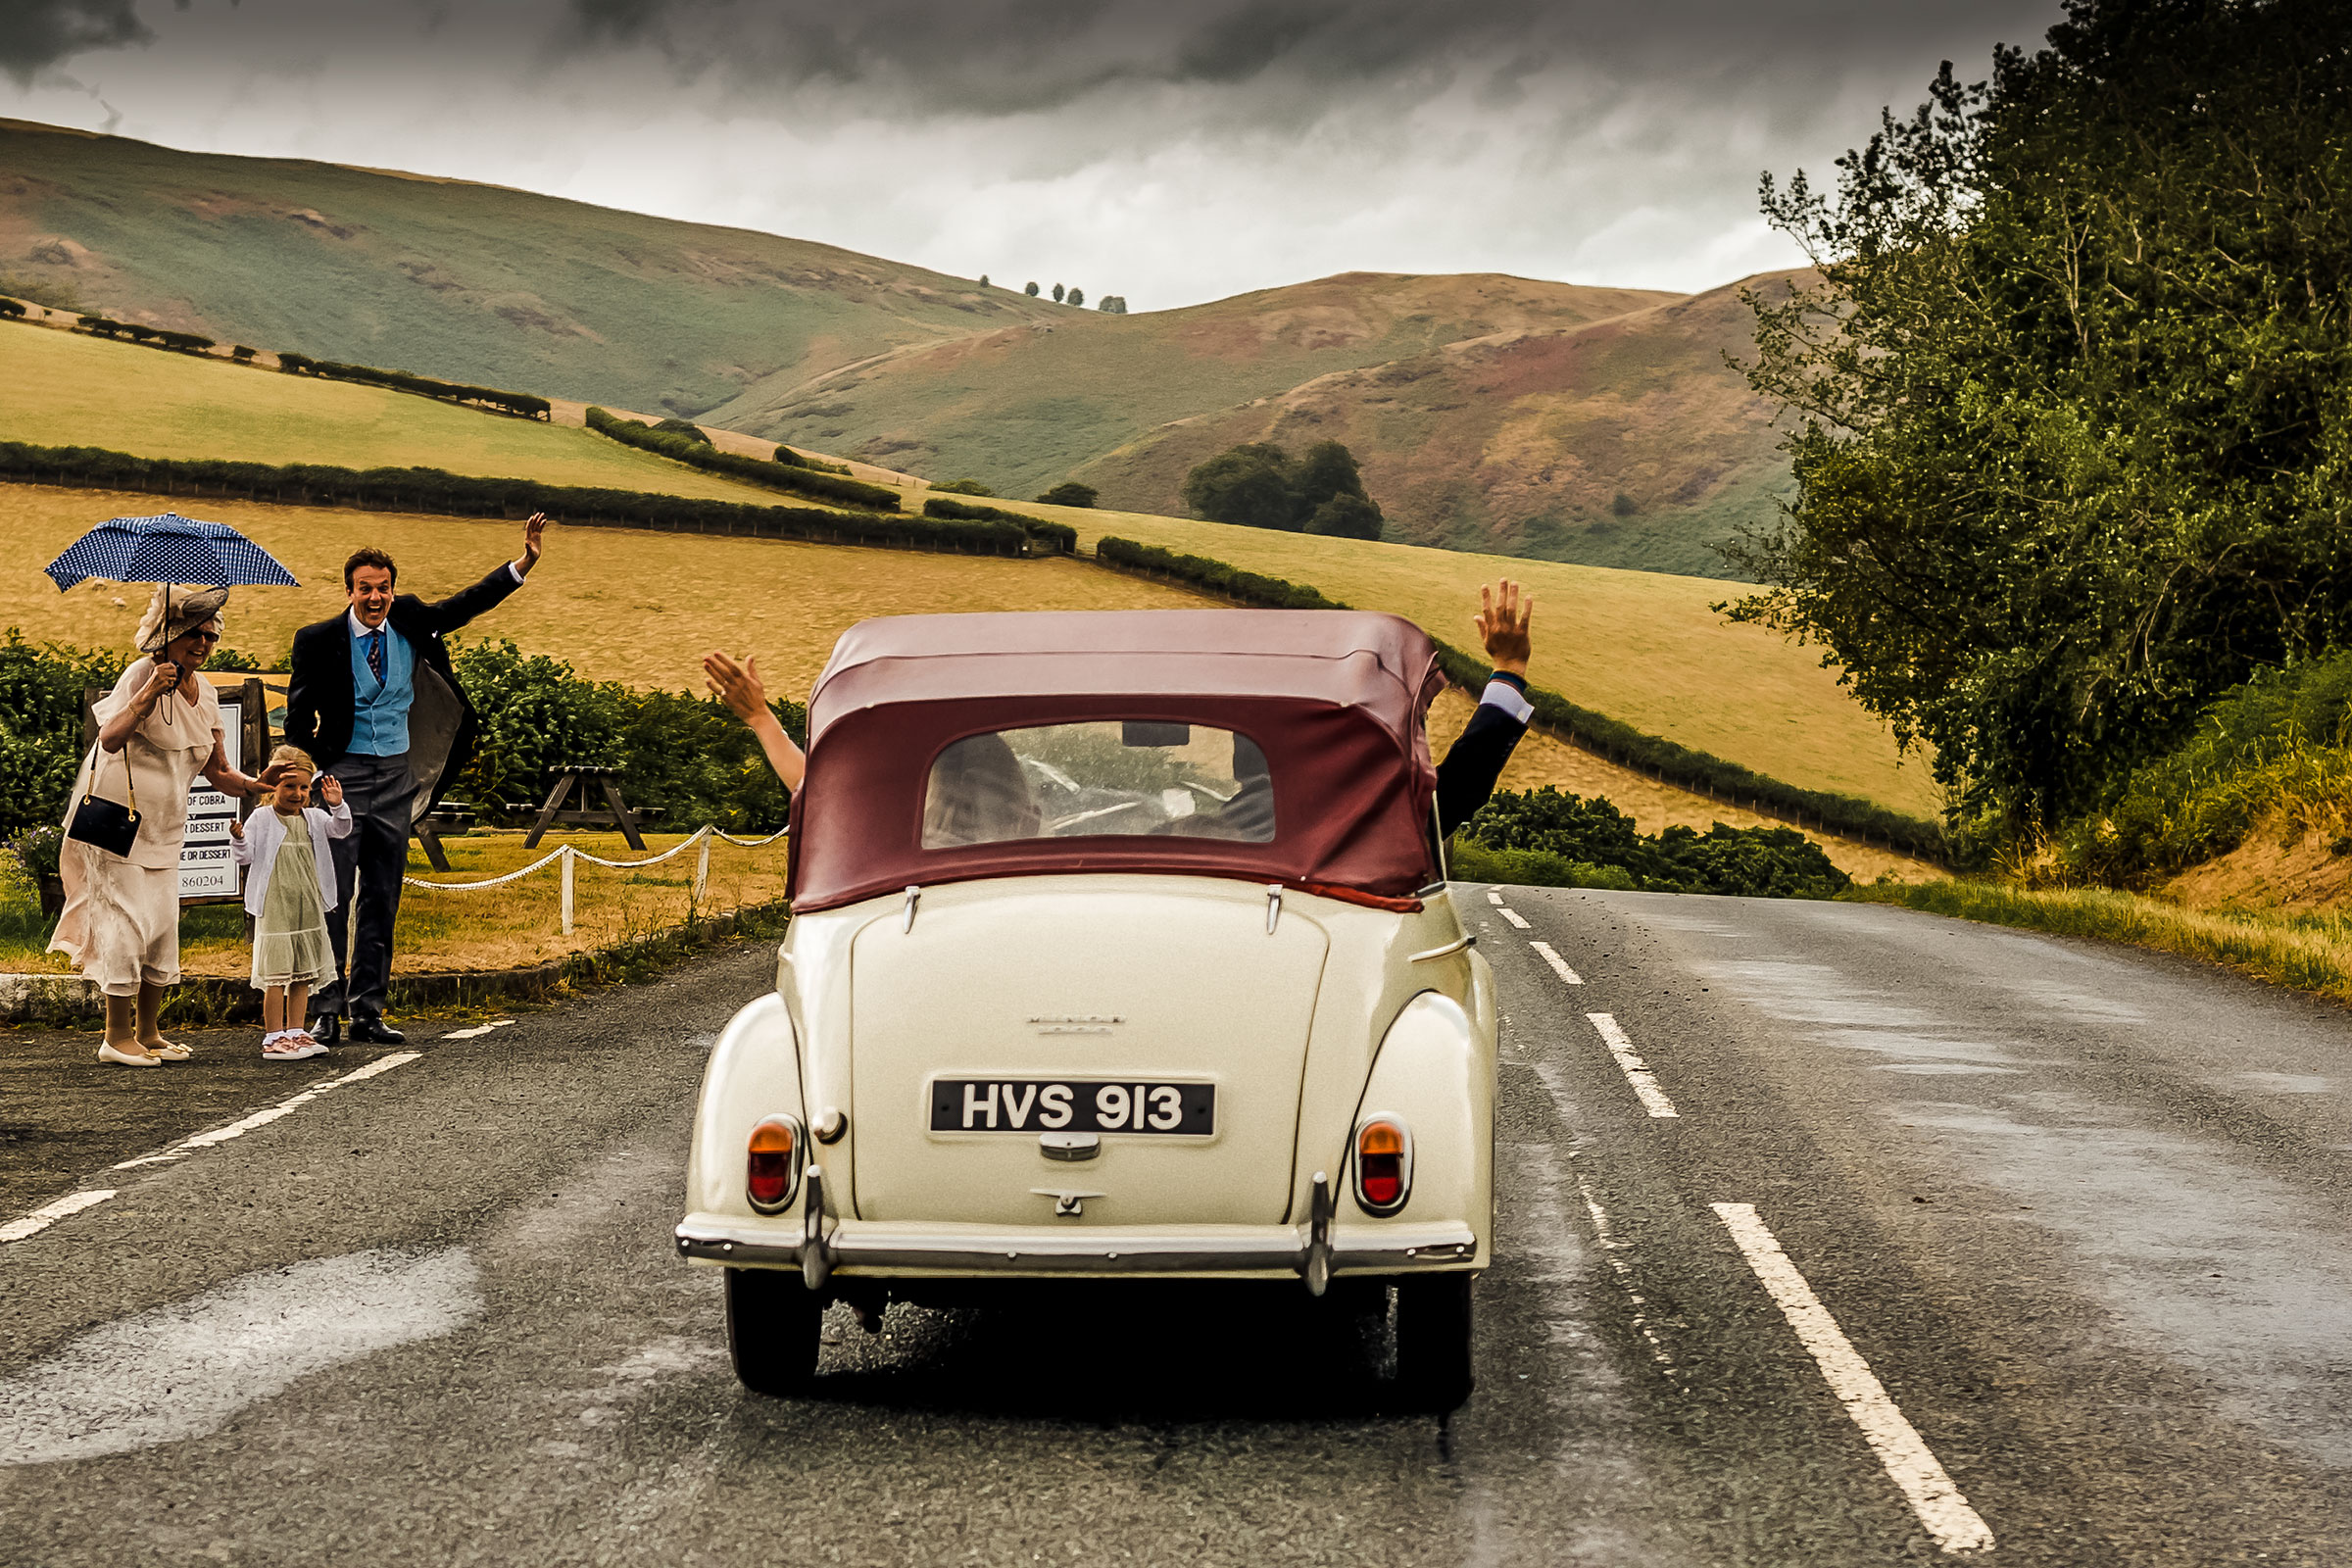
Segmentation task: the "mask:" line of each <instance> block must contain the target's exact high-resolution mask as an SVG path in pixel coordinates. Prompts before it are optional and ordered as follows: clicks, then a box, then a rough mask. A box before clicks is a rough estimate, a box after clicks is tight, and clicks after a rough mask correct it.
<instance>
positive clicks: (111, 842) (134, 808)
mask: <svg viewBox="0 0 2352 1568" xmlns="http://www.w3.org/2000/svg"><path fill="white" fill-rule="evenodd" d="M98 755H99V754H98V748H97V747H95V746H93V747H91V748H90V788H89V790H87V791H84V792H83V794H82V797H81V804H80V805H79V806H76V807H74V808H73V824H72V825H71V826H69V827H68V828H67V829H66V837H68V838H70V839H78V840H79V841H81V842H82V843H84V844H90V845H95V846H97V847H98V848H99V849H102V850H104V851H106V853H107V854H109V855H124V856H126V855H128V854H129V853H130V847H131V845H133V844H134V843H136V842H137V841H138V837H139V792H138V789H137V787H136V786H135V785H133V784H132V782H131V776H130V743H129V742H128V741H125V742H124V743H123V793H124V794H125V795H128V796H129V797H130V804H129V805H128V806H122V805H118V804H117V803H115V802H113V801H102V800H100V799H99V798H98V796H97V795H96V793H95V791H96V790H97V788H98Z"/></svg>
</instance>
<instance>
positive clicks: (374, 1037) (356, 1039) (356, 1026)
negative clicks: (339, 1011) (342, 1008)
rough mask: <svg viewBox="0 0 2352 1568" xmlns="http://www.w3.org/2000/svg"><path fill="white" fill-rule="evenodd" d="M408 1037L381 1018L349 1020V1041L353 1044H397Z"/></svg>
mask: <svg viewBox="0 0 2352 1568" xmlns="http://www.w3.org/2000/svg"><path fill="white" fill-rule="evenodd" d="M408 1038H409V1037H408V1036H407V1035H404V1034H402V1033H401V1032H400V1031H399V1030H397V1029H395V1028H393V1027H392V1026H391V1025H390V1024H388V1023H386V1022H384V1020H383V1019H381V1018H354V1019H352V1020H351V1043H352V1044H353V1045H355V1046H397V1045H400V1044H401V1043H402V1042H404V1041H406V1040H407V1039H408Z"/></svg>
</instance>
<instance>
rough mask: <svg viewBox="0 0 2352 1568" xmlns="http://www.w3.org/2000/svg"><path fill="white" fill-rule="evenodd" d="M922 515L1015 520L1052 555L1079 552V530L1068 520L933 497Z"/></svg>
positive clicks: (1015, 522) (1000, 520)
mask: <svg viewBox="0 0 2352 1568" xmlns="http://www.w3.org/2000/svg"><path fill="white" fill-rule="evenodd" d="M923 515H924V516H926V517H953V518H959V519H961V520H964V521H967V522H1009V523H1014V524H1017V525H1018V526H1019V528H1020V530H1021V531H1022V532H1023V533H1025V534H1027V535H1028V536H1029V537H1030V538H1032V539H1037V540H1042V541H1043V542H1044V543H1045V544H1047V545H1048V546H1050V547H1051V550H1052V553H1053V554H1054V555H1057V556H1074V555H1076V554H1077V553H1078V530H1077V529H1075V528H1073V527H1071V526H1070V525H1069V524H1068V523H1066V522H1048V521H1047V520H1046V519H1045V518H1043V517H1030V516H1024V515H1021V514H1020V513H1017V512H1006V511H1005V509H1004V508H1002V507H975V506H972V505H970V504H968V503H966V502H962V501H949V500H946V499H944V498H942V497H940V496H933V497H932V498H931V499H930V500H928V501H926V502H924V503H923Z"/></svg>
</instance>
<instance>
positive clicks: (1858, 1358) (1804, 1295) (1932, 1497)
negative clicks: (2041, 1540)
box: [1709, 1203, 1992, 1554]
mask: <svg viewBox="0 0 2352 1568" xmlns="http://www.w3.org/2000/svg"><path fill="white" fill-rule="evenodd" d="M1709 1206H1711V1207H1712V1208H1713V1209H1714V1210H1715V1213H1716V1216H1717V1217H1718V1218H1720V1219H1721V1220H1722V1221H1723V1223H1724V1226H1725V1228H1726V1229H1728V1230H1730V1232H1731V1233H1732V1240H1733V1241H1734V1242H1736V1243H1738V1244H1739V1247H1740V1253H1741V1255H1743V1256H1744V1257H1746V1259H1747V1266H1748V1267H1749V1268H1752V1269H1754V1270H1755V1271H1756V1278H1757V1279H1759V1280H1761V1281H1763V1282H1764V1289H1765V1290H1766V1291H1767V1292H1769V1293H1770V1294H1771V1296H1772V1299H1773V1300H1774V1301H1775V1302H1777V1303H1778V1304H1779V1306H1780V1308H1781V1315H1782V1316H1783V1317H1786V1318H1787V1319H1788V1320H1789V1327H1790V1328H1792V1329H1794V1330H1796V1337H1797V1339H1799V1340H1800V1341H1802V1342H1803V1343H1804V1347H1805V1348H1806V1349H1807V1350H1810V1351H1811V1352H1812V1353H1813V1360H1814V1364H1815V1365H1817V1366H1819V1367H1820V1368H1821V1375H1822V1376H1823V1377H1824V1378H1826V1379H1827V1380H1828V1381H1829V1385H1830V1392H1832V1393H1833V1394H1835V1395H1837V1396H1838V1402H1839V1403H1841V1404H1843V1405H1844V1406H1845V1413H1846V1414H1847V1415H1849V1416H1852V1417H1853V1418H1854V1425H1856V1426H1858V1427H1860V1428H1861V1429H1862V1436H1863V1437H1864V1438H1865V1439H1866V1440H1867V1441H1868V1442H1869V1444H1870V1446H1871V1447H1872V1448H1873V1449H1874V1450H1876V1451H1877V1453H1878V1456H1879V1462H1880V1463H1881V1464H1883V1465H1885V1466H1886V1467H1887V1475H1888V1477H1890V1478H1891V1479H1892V1480H1893V1482H1894V1484H1895V1485H1896V1486H1897V1487H1899V1488H1901V1489H1902V1494H1903V1496H1904V1497H1905V1498H1906V1499H1907V1500H1908V1501H1909V1502H1910V1504H1911V1511H1912V1512H1913V1513H1916V1514H1917V1515H1919V1522H1920V1523H1921V1524H1922V1525H1924V1526H1926V1527H1927V1532H1928V1534H1929V1535H1930V1536H1932V1537H1934V1538H1935V1541H1936V1545H1938V1546H1941V1547H1942V1548H1943V1549H1944V1550H1945V1551H1948V1552H1952V1553H1954V1554H1963V1553H1969V1552H1979V1551H1989V1550H1990V1549H1991V1548H1992V1532H1991V1530H1989V1529H1988V1528H1986V1526H1985V1521H1984V1519H1983V1518H1981V1517H1980V1516H1979V1515H1978V1513H1977V1510H1976V1509H1974V1508H1972V1507H1970V1506H1969V1505H1968V1499H1967V1498H1966V1497H1964V1496H1962V1495H1960V1489H1959V1488H1958V1487H1956V1486H1954V1485H1952V1478H1951V1477H1950V1476H1948V1475H1946V1474H1945V1473H1944V1469H1943V1466H1942V1465H1941V1464H1939V1463H1938V1462H1937V1461H1936V1455H1935V1454H1934V1452H1932V1451H1931V1450H1930V1449H1929V1447H1928V1445H1927V1442H1926V1440H1925V1439H1923V1438H1921V1437H1920V1435H1919V1431H1918V1429H1917V1428H1915V1427H1913V1426H1912V1425H1911V1423H1910V1422H1909V1421H1908V1420H1906V1419H1905V1418H1904V1416H1903V1412H1902V1411H1901V1409H1900V1408H1898V1407H1897V1406H1896V1404H1895V1402H1894V1401H1893V1400H1892V1399H1890V1398H1888V1397H1887V1390H1886V1387H1885V1385H1883V1384H1881V1383H1880V1382H1879V1379H1878V1375H1877V1374H1876V1373H1874V1372H1872V1371H1871V1369H1870V1363H1869V1362H1868V1361H1865V1360H1863V1359H1862V1353H1861V1352H1860V1351H1859V1350H1856V1349H1855V1348H1854V1347H1853V1343H1852V1342H1851V1341H1849V1340H1848V1339H1847V1338H1846V1337H1845V1331H1844V1330H1842V1329H1840V1328H1838V1320H1837V1319H1836V1318H1835V1317H1832V1316H1831V1315H1830V1309H1829V1308H1828V1307H1826V1306H1824V1305H1822V1304H1821V1298H1819V1297H1817V1296H1815V1295H1814V1294H1813V1287H1812V1286H1811V1285H1809V1284H1807V1283H1806V1282H1805V1277H1804V1275H1802V1274H1800V1273H1798V1272H1797V1267H1796V1265H1795V1264H1794V1263H1791V1262H1789V1254H1788V1253H1786V1252H1784V1251H1782V1250H1781V1244H1780V1242H1779V1240H1778V1239H1777V1238H1776V1237H1774V1235H1773V1234H1772V1231H1771V1230H1770V1229H1769V1228H1768V1227H1767V1226H1766V1225H1765V1223H1764V1222H1763V1221H1762V1220H1760V1219H1758V1218H1757V1217H1756V1207H1755V1205H1754V1204H1753V1203H1715V1204H1711V1205H1709Z"/></svg>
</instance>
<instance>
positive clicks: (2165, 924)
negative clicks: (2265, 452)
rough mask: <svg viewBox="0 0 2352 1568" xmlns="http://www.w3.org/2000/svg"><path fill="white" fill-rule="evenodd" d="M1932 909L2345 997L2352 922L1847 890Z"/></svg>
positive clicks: (1961, 892) (1976, 890)
mask: <svg viewBox="0 0 2352 1568" xmlns="http://www.w3.org/2000/svg"><path fill="white" fill-rule="evenodd" d="M1845 897H1847V898H1852V899H1860V900H1864V901H1867V902H1869V903H1874V904H1898V905H1902V906H1904V907H1908V908H1913V909H1926V910H1928V911H1930V912H1932V913H1935V914H1948V915H1955V916H1958V917H1959V918H1961V919H1966V920H1984V921H1987V922H1990V923H1992V924H1995V925H2012V926H2023V927H2025V928H2026V929H2028V930H2032V931H2048V932H2052V933H2055V934H2056V935H2059V936H2073V937H2098V938H2100V939H2102V940H2104V941H2109V942H2128V943H2130V944H2131V945H2132V946H2134V947H2141V948H2154V949H2156V950H2158V951H2160V952H2164V953H2176V954H2179V955H2180V956H2182V957H2187V958H2198V959H2202V960H2203V961H2205V962H2207V963H2218V964H2221V965H2223V966H2224V967H2226V968H2230V969H2234V970H2236V971H2237V972H2238V973H2240V974H2245V975H2250V976H2252V977H2254V978H2255V979H2258V980H2267V981H2269V982H2271V983H2272V984H2273V985H2280V986H2286V987H2288V988H2290V989H2292V990H2296V991H2309V992H2312V993H2315V994H2316V995H2319V996H2323V997H2327V998H2329V999H2331V1000H2333V1001H2336V1002H2352V919H2346V918H2345V917H2343V916H2341V915H2331V916H2305V917H2302V918H2291V917H2282V916H2280V915H2278V914H2274V913H2266V912H2258V911H2230V912H2222V911H2215V910H2205V909H2185V908H2182V907H2180V906H2178V905H2174V904H2167V903H2164V902H2163V901H2161V900H2157V899H2150V898H2143V897H2141V896H2140V895H2138V894H2134V893H2113V892H2109V891H2107V890H2105V889H2101V888H2069V889H2060V890H2054V891H2043V892H2036V891H2031V890H2026V889H2021V888H2015V887H2010V886H2008V885H2006V884H2003V883H1997V882H1927V883H1917V884H1898V883H1887V884H1883V885H1878V886H1872V887H1863V888H1856V889H1855V890H1854V891H1853V892H1851V893H1849V894H1847V895H1845Z"/></svg>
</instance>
